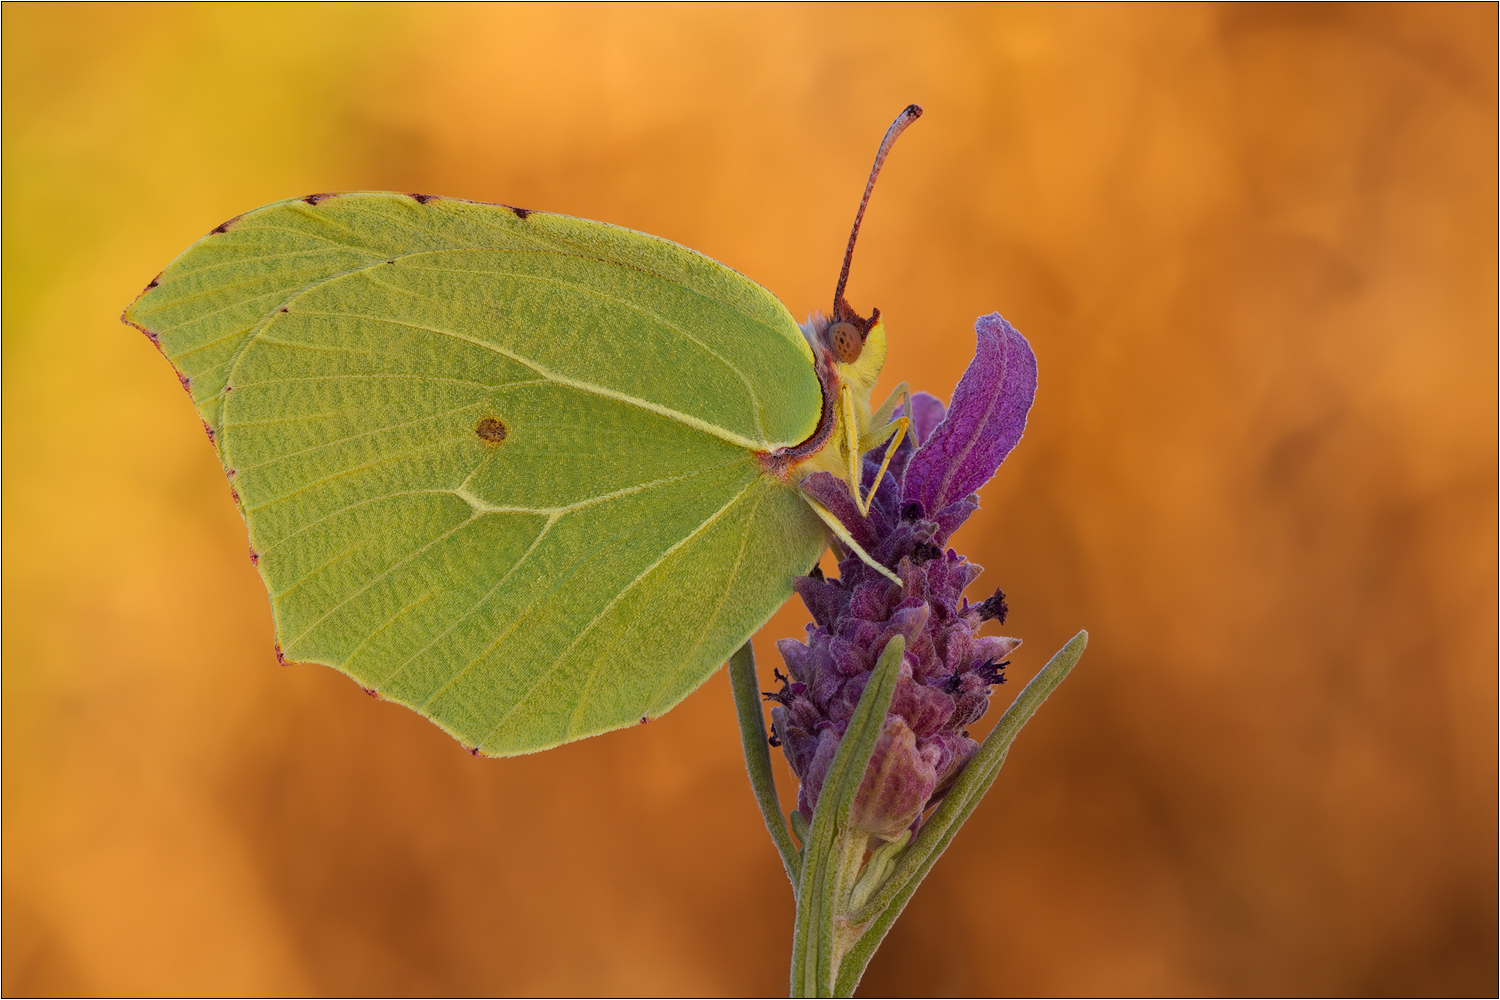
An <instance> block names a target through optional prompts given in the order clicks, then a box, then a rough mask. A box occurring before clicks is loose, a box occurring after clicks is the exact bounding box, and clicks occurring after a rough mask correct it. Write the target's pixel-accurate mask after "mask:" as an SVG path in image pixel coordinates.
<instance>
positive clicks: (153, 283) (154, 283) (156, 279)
mask: <svg viewBox="0 0 1500 1000" xmlns="http://www.w3.org/2000/svg"><path fill="white" fill-rule="evenodd" d="M159 284H161V275H159V274H158V275H157V276H156V277H154V278H152V279H151V284H149V285H147V286H146V289H147V290H148V291H149V290H151V289H153V288H155V287H156V286H157V285H159Z"/></svg>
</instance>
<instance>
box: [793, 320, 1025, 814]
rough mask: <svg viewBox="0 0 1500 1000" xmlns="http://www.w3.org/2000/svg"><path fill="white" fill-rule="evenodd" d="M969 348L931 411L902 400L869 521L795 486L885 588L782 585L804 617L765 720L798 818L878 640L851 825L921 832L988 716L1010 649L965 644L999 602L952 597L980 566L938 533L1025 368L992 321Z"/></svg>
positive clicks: (829, 491) (1011, 437) (1006, 447)
mask: <svg viewBox="0 0 1500 1000" xmlns="http://www.w3.org/2000/svg"><path fill="white" fill-rule="evenodd" d="M976 329H977V330H978V333H979V349H978V352H977V354H976V357H975V359H974V361H973V363H972V364H970V365H969V368H968V370H967V371H966V372H965V373H964V376H963V380H962V381H960V382H959V385H958V390H957V391H956V392H955V393H954V398H953V408H952V409H951V410H948V411H947V412H946V413H945V412H944V409H943V404H942V403H941V402H939V401H938V400H937V398H936V397H934V396H929V395H927V394H926V393H915V394H913V396H912V406H911V408H912V424H913V433H912V434H911V435H909V436H908V437H907V438H906V439H904V440H903V441H902V442H901V444H900V445H899V446H898V447H897V449H896V451H895V453H894V454H893V455H892V456H891V464H890V471H889V473H888V475H887V476H886V478H885V479H884V480H882V481H881V482H880V483H879V484H878V489H876V490H875V494H874V498H873V502H872V504H871V506H870V513H869V516H867V517H860V516H859V512H858V510H857V509H856V508H855V506H854V501H853V500H852V499H851V497H850V496H849V486H848V484H846V483H845V482H843V481H842V480H840V479H838V478H836V477H834V476H831V475H829V474H828V473H815V474H813V475H811V476H808V477H807V478H806V479H805V480H804V481H803V483H802V489H803V490H805V491H806V492H807V493H808V494H809V495H810V496H812V497H814V498H816V499H817V500H818V501H819V502H821V503H822V504H823V505H824V506H825V507H827V508H828V510H829V511H830V512H832V513H833V514H834V515H835V516H836V517H838V518H839V520H840V521H842V522H843V524H844V525H845V527H847V528H848V529H849V532H850V535H851V536H852V537H853V538H854V539H855V540H856V541H857V542H858V543H859V544H860V545H861V546H863V547H864V548H865V550H866V552H867V553H869V555H870V556H871V558H873V559H875V560H876V561H878V562H880V563H881V564H882V565H884V566H886V567H888V568H889V569H891V570H892V571H894V572H895V574H896V575H897V576H899V577H900V578H901V580H902V583H901V584H896V583H895V582H893V581H892V580H890V579H888V578H887V577H886V576H884V575H883V574H881V573H878V572H876V571H875V570H874V569H871V568H870V567H869V566H867V565H865V564H864V563H863V562H862V561H860V560H859V559H857V558H853V557H850V558H846V559H844V560H843V561H842V562H841V563H839V576H838V578H837V579H827V580H825V579H824V578H823V576H822V574H821V573H820V572H817V571H815V572H814V575H812V576H806V577H803V578H801V579H799V580H798V581H797V582H796V589H797V593H798V594H799V595H800V596H801V597H802V602H803V603H804V604H805V605H807V609H808V611H810V612H811V613H812V616H813V619H814V622H813V624H812V625H809V626H808V636H807V641H806V642H805V643H803V642H798V641H796V640H795V639H783V640H781V641H780V642H779V643H777V646H778V648H779V649H780V650H781V656H782V659H783V660H785V661H786V666H787V671H788V674H787V675H781V674H780V673H779V672H778V675H777V676H778V679H779V680H780V681H781V690H779V691H775V692H771V693H768V694H767V695H766V697H767V698H768V699H770V700H771V701H774V702H776V705H775V706H774V707H773V708H772V709H771V718H772V721H773V728H774V731H775V734H776V738H777V741H779V742H780V744H781V745H782V747H783V750H784V752H785V753H786V757H787V760H788V762H789V763H790V764H791V765H792V770H793V771H794V772H796V775H797V777H798V779H799V780H800V781H801V782H802V788H801V791H800V793H799V794H798V797H797V803H798V808H799V809H800V810H801V812H802V815H803V816H804V818H806V819H808V820H809V821H811V819H812V815H813V809H814V807H815V806H816V805H817V801H818V795H819V793H820V792H821V791H822V789H823V783H824V781H825V780H826V779H827V777H828V771H829V768H830V767H831V766H832V764H833V760H834V755H835V754H836V753H837V751H838V746H839V742H840V740H842V739H843V737H844V733H845V730H846V729H847V728H848V725H849V720H850V719H851V718H852V717H853V715H854V710H855V707H856V706H857V705H858V704H859V699H860V695H861V694H863V693H864V690H865V687H866V685H867V684H868V683H869V680H870V674H871V671H872V670H873V669H874V668H875V664H876V662H877V661H878V660H879V658H880V654H881V652H882V651H883V650H884V649H885V646H886V643H888V642H889V641H890V640H891V638H892V637H893V636H895V635H897V634H898V633H899V634H900V635H901V636H903V638H904V639H905V640H906V653H905V656H904V657H903V659H902V662H901V668H900V675H899V678H898V680H897V682H896V691H895V694H894V695H893V696H892V698H891V705H890V710H889V712H888V714H887V715H886V720H885V726H884V728H883V729H882V730H881V733H880V736H879V738H878V740H877V741H876V744H875V749H874V752H873V754H872V756H871V758H870V764H869V767H868V769H867V770H866V771H865V776H864V778H863V780H862V782H861V784H860V787H859V791H858V792H857V794H856V795H855V799H854V811H853V816H852V819H851V822H852V823H853V824H854V826H855V828H856V829H860V830H863V831H865V832H867V833H869V834H870V835H871V836H873V837H876V838H879V839H881V840H894V839H896V838H897V837H898V836H900V834H901V832H902V831H903V830H906V829H910V828H914V827H915V826H916V825H918V824H919V823H920V822H921V817H922V814H923V813H924V812H925V811H926V810H927V809H928V808H929V807H930V806H931V805H932V804H933V803H934V802H936V801H937V800H938V799H939V798H941V797H942V795H943V793H944V792H945V791H946V790H947V788H948V786H949V785H951V784H952V783H953V780H954V779H955V778H957V777H958V774H959V772H960V771H961V770H962V769H963V766H964V765H965V764H966V763H968V761H969V758H970V757H972V756H973V755H974V752H975V750H976V749H978V744H977V743H975V742H974V741H973V740H971V739H970V738H969V734H968V732H967V731H966V729H965V727H967V726H969V725H971V724H973V723H974V722H975V721H977V720H978V719H979V717H980V716H982V715H983V714H984V712H985V710H986V709H987V708H988V707H989V701H990V688H991V687H992V686H993V685H995V684H1003V683H1004V682H1005V674H1004V668H1005V666H1006V663H1007V661H1006V659H1005V657H1006V656H1007V655H1009V653H1010V652H1011V650H1013V649H1015V648H1016V647H1017V646H1019V645H1020V641H1019V640H1017V639H1009V638H1005V637H1003V636H997V635H984V636H981V635H980V634H979V631H980V629H981V627H982V626H983V625H984V623H985V622H987V621H991V620H994V621H997V622H998V623H1000V624H1004V622H1005V614H1006V604H1005V595H1004V594H1003V593H1001V592H1000V591H995V593H994V595H993V596H990V597H989V598H988V599H987V600H984V601H983V602H981V603H979V604H972V605H971V604H970V603H969V601H968V599H967V598H966V597H964V590H965V589H966V588H967V587H968V586H969V584H970V583H972V582H974V578H975V577H977V576H978V575H979V573H980V568H979V567H978V566H976V565H974V564H973V563H971V562H969V561H968V560H966V559H965V558H964V557H963V556H961V555H959V554H958V553H956V552H954V551H953V550H952V549H948V550H946V551H944V549H943V546H944V545H946V544H947V541H948V537H949V536H950V535H951V534H952V533H953V532H954V531H955V530H956V529H957V528H958V527H959V525H961V524H963V522H964V521H965V520H966V519H967V518H968V516H969V515H970V514H972V513H973V512H974V511H975V510H977V509H978V508H979V502H978V499H977V498H976V497H975V496H974V490H976V489H977V488H978V487H980V486H981V485H983V484H984V483H985V482H986V481H987V480H988V479H989V478H990V477H991V476H993V475H994V474H995V469H996V468H997V467H998V466H999V464H1000V462H1001V461H1002V460H1003V459H1004V458H1005V456H1006V455H1007V454H1009V452H1010V450H1011V449H1012V448H1014V447H1015V444H1016V441H1017V440H1018V439H1019V438H1020V436H1021V430H1022V429H1023V428H1024V426H1025V423H1026V411H1027V409H1028V408H1029V407H1030V406H1031V399H1032V396H1033V394H1034V393H1035V391H1036V359H1035V358H1034V357H1033V356H1032V353H1031V348H1030V347H1029V346H1028V345H1027V343H1026V340H1025V338H1024V337H1022V336H1021V335H1020V334H1019V333H1017V332H1016V331H1015V330H1014V329H1012V328H1011V326H1010V325H1009V324H1008V323H1006V322H1005V320H1003V319H1001V318H1000V317H999V316H998V315H990V316H984V317H981V318H980V320H979V322H978V323H977V324H976ZM883 457H884V449H877V450H876V451H875V452H872V453H871V454H869V455H866V456H865V459H864V468H863V476H864V481H863V484H862V486H863V488H864V489H865V490H869V489H871V488H873V487H875V486H876V483H875V473H876V472H877V471H879V466H880V461H881V459H882V458H883Z"/></svg>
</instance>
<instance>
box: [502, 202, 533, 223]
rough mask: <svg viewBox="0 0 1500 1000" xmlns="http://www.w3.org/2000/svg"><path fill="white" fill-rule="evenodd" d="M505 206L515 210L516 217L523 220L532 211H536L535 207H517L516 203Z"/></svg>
mask: <svg viewBox="0 0 1500 1000" xmlns="http://www.w3.org/2000/svg"><path fill="white" fill-rule="evenodd" d="M505 207H506V208H508V209H510V210H511V211H512V212H514V213H515V216H516V218H518V219H520V220H521V221H522V222H525V221H526V216H528V215H530V214H531V213H532V212H534V211H535V209H531V208H517V207H516V206H514V205H506V206H505Z"/></svg>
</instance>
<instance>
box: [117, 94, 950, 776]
mask: <svg viewBox="0 0 1500 1000" xmlns="http://www.w3.org/2000/svg"><path fill="white" fill-rule="evenodd" d="M921 113H922V111H921V108H919V107H917V106H916V105H912V106H910V107H908V108H906V109H905V110H904V111H903V112H902V113H901V115H900V116H899V117H898V118H897V119H896V121H895V122H894V123H893V124H892V125H891V127H890V129H889V131H888V132H887V133H886V135H885V138H884V140H883V141H882V143H881V145H880V149H879V152H878V154H877V156H876V160H875V165H874V168H873V169H872V170H871V172H870V178H869V181H868V183H867V184H866V187H865V193H864V197H863V199H862V200H861V202H860V207H859V212H858V214H857V215H856V218H855V223H854V227H853V230H852V232H851V234H850V237H849V244H848V248H847V250H846V252H845V256H844V262H843V267H842V270H841V272H840V275H839V279H838V285H837V288H836V290H835V292H834V296H833V307H832V312H831V315H829V316H827V317H823V316H820V315H816V314H815V315H814V317H813V318H812V319H811V320H810V321H809V322H808V323H806V324H802V325H799V324H798V323H797V321H796V320H795V319H794V318H793V317H792V315H791V313H789V312H788V311H787V309H786V307H785V306H783V305H782V304H781V303H780V302H779V301H778V300H777V299H776V298H775V297H774V296H773V295H772V294H771V293H770V292H768V291H767V290H766V289H764V288H762V287H761V286H760V285H758V284H756V283H754V282H753V281H751V280H749V279H748V278H746V277H744V276H742V275H740V274H739V273H737V272H735V271H733V270H732V269H730V268H728V267H726V266H724V265H723V264H720V263H718V262H716V261H714V260H711V259H710V258H708V257H706V256H703V255H702V254H699V253H696V252H694V251H692V250H689V249H687V248H684V247H681V246H678V245H676V244H673V243H670V242H668V241H666V240H662V239H658V238H655V237H652V236H647V235H643V234H641V233H637V232H633V231H631V230H628V229H622V228H619V227H616V226H610V225H606V224H604V223H599V222H590V221H586V220H582V219H576V218H571V217H568V216H563V215H555V214H550V213H546V212H538V211H528V210H526V209H521V208H513V207H510V206H505V205H495V204H484V203H477V202H471V201H463V200H459V199H453V198H444V197H435V196H431V195H424V194H396V193H372V192H361V193H350V194H315V195H309V196H307V197H305V198H298V199H292V200H288V201H282V202H277V203H275V204H271V205H267V206H265V207H263V208H259V209H256V210H255V211H252V212H248V213H246V214H244V215H241V216H237V217H236V218H234V219H231V220H229V221H228V222H225V223H223V224H222V225H220V226H218V227H217V228H215V229H214V230H213V231H212V232H211V233H209V234H208V235H207V236H205V237H204V238H203V239H201V240H199V241H198V242H197V243H195V244H193V245H192V246H191V247H189V248H188V249H187V250H186V251H184V252H183V253H182V255H181V256H179V257H178V258H177V259H176V260H174V261H173V262H172V263H171V264H170V265H168V267H167V268H166V269H165V270H164V271H163V272H162V273H161V274H160V275H159V276H158V277H157V278H156V279H154V280H153V281H152V282H151V283H150V285H149V286H147V288H146V290H145V291H144V292H143V293H142V294H141V296H140V297H139V298H138V299H137V300H136V301H135V302H134V303H132V304H131V305H130V306H129V308H127V309H126V311H125V314H124V317H123V319H124V321H125V322H127V323H129V324H131V325H132V326H135V327H137V328H138V329H140V330H141V331H142V332H144V333H145V334H146V336H147V337H149V338H150V339H151V341H152V342H153V343H155V344H156V346H157V347H158V348H159V349H160V350H161V352H162V353H163V354H164V355H165V356H166V357H167V358H168V360H169V361H170V362H171V363H172V365H173V367H174V369H175V370H176V372H177V376H178V379H179V381H180V382H181V384H182V386H183V388H184V389H186V390H187V392H188V394H189V396H190V397H191V398H192V400H193V404H194V406H195V407H196V408H197V410H198V413H199V415H200V417H201V419H202V421H203V426H204V429H205V430H206V431H207V434H208V437H209V440H210V441H211V442H212V444H213V446H214V448H215V449H216V450H217V452H218V455H219V459H220V461H221V462H222V463H223V466H224V471H225V474H226V475H227V476H228V478H229V482H230V488H231V491H232V493H233V495H234V498H235V501H236V503H237V504H238V506H239V509H240V511H241V513H242V514H243V515H244V518H245V522H246V525H247V528H248V531H249V538H250V548H251V559H252V561H253V562H254V563H255V564H256V567H257V569H258V570H259V572H260V574H261V576H262V578H263V579H264V581H265V584H266V587H267V589H268V591H269V592H270V598H271V607H272V612H273V615H274V618H275V627H276V636H277V656H278V658H281V659H283V660H297V661H306V662H315V663H323V664H327V665H329V666H332V667H335V668H337V669H339V670H341V671H343V672H344V673H346V674H348V675H349V676H351V677H352V678H354V679H355V680H356V681H357V682H358V683H359V684H360V685H361V686H363V687H364V688H365V689H366V690H367V691H369V692H370V693H372V694H378V695H379V696H380V697H383V698H386V699H390V700H393V701H396V702H399V703H401V704H405V705H408V706H410V707H412V708H413V709H416V710H417V711H419V712H421V713H422V714H423V715H425V716H427V717H429V718H430V719H432V720H433V721H434V722H435V723H437V724H438V725H439V726H441V727H442V728H443V729H445V730H447V731H448V732H449V733H451V734H453V735H454V736H455V737H457V738H458V739H460V740H462V741H463V742H464V744H465V745H466V746H467V747H469V748H470V749H471V752H474V753H482V754H486V755H509V754H519V753H528V752H533V751H537V750H543V749H546V748H548V747H552V746H556V745H558V744H560V743H564V742H567V741H570V740H575V739H580V738H582V737H586V736H592V735H596V734H599V733H603V732H606V731H608V730H612V729H617V728H620V727H623V726H627V725H631V724H635V723H638V722H642V721H646V720H649V719H652V718H655V717H657V716H660V715H661V714H663V713H664V712H666V711H668V710H669V709H671V708H672V707H673V706H675V705H676V704H678V703H679V702H680V701H681V700H682V699H683V698H685V697H686V696H687V695H688V694H689V693H690V692H692V691H693V690H694V689H695V688H697V687H698V686H699V685H700V684H701V683H702V682H703V681H704V680H706V679H707V678H708V677H709V676H710V675H711V674H712V673H713V672H714V671H715V670H716V669H717V668H718V667H719V665H720V664H722V663H723V662H724V661H725V660H726V659H727V658H728V657H729V655H730V654H731V653H732V652H733V651H734V650H735V649H737V648H739V647H740V646H741V645H743V644H744V643H745V642H746V641H748V639H749V637H750V636H751V635H753V634H754V633H755V631H756V630H757V629H759V628H760V626H761V625H763V624H764V623H765V621H766V620H767V619H768V618H769V617H770V616H771V614H772V613H773V612H774V611H775V610H776V609H777V608H778V607H779V606H780V605H781V604H782V603H783V602H784V601H785V600H786V599H787V597H788V596H789V595H790V594H791V592H792V584H793V581H794V580H795V579H796V578H797V577H798V576H801V575H803V574H805V573H806V572H808V570H809V568H810V567H812V566H814V565H815V564H816V562H817V560H818V558H819V557H820V555H821V553H822V551H823V550H824V548H825V547H827V545H828V544H829V539H830V536H832V537H835V538H837V539H839V544H840V545H842V546H843V547H844V549H845V550H846V551H847V552H852V553H854V554H856V555H860V556H861V557H862V558H866V559H867V561H869V562H870V564H871V565H872V566H875V567H876V568H877V569H879V571H881V572H883V573H885V574H886V575H888V576H892V578H893V579H896V580H897V582H898V583H899V582H900V581H899V578H895V577H894V576H893V575H892V574H891V573H890V570H889V569H887V568H886V567H884V566H880V565H879V564H878V563H875V562H874V561H873V560H869V559H868V557H867V556H866V555H865V554H864V553H863V550H862V549H861V548H860V546H859V544H858V542H857V541H856V540H855V539H854V538H853V537H851V535H850V533H849V531H848V530H847V528H846V527H845V525H844V524H843V523H842V522H841V521H840V520H839V518H838V517H836V516H835V515H833V514H832V513H831V512H830V511H829V509H828V508H827V507H826V506H825V505H823V504H822V503H819V502H818V501H817V500H816V499H814V498H813V497H812V496H810V495H809V494H808V493H807V492H806V491H804V490H803V489H801V488H800V484H801V483H802V482H803V480H805V479H806V477H807V476H809V475H811V474H813V473H816V472H828V473H832V474H834V475H835V476H838V477H839V478H841V479H842V480H844V482H846V483H847V485H848V487H849V490H850V499H851V500H852V501H853V502H854V505H855V506H856V508H857V509H859V510H860V511H861V512H863V511H865V510H867V509H868V505H869V500H870V497H869V493H862V492H861V479H860V469H861V464H862V461H863V457H864V456H865V455H866V454H867V453H869V452H871V451H872V450H874V449H877V448H881V447H884V448H885V450H886V454H887V460H889V455H890V454H891V453H893V452H894V451H895V446H896V445H897V444H899V443H900V440H901V436H902V435H904V434H905V433H906V432H907V428H908V427H909V420H908V419H907V418H906V417H905V416H899V417H895V416H894V414H895V412H896V405H897V402H898V400H905V405H904V408H903V410H902V412H903V413H905V414H909V413H911V412H912V410H911V402H910V396H909V393H908V392H907V390H906V387H905V386H901V387H899V388H898V390H897V391H896V392H895V393H893V394H892V395H891V398H890V399H889V400H887V401H886V402H885V404H884V405H882V406H880V407H878V408H875V409H873V410H872V408H871V406H870V399H869V397H870V394H871V392H872V390H873V388H874V385H875V381H876V379H877V377H878V376H879V374H880V370H881V366H882V365H883V363H884V360H885V329H884V325H883V324H882V323H881V321H880V314H879V310H875V311H873V312H872V314H871V315H870V316H869V317H868V318H866V317H863V316H861V315H859V314H858V313H857V312H856V311H855V310H854V309H853V308H852V307H851V306H850V305H849V303H848V302H847V301H846V300H845V298H844V294H843V293H844V288H845V284H846V282H847V280H848V276H849V267H850V262H851V260H852V256H853V251H854V245H855V241H856V239H857V237H858V233H859V226H860V222H861V220H862V219H863V216H864V212H865V208H866V206H867V205H868V203H869V198H870V193H871V191H872V189H873V185H874V183H875V179H876V177H877V176H878V174H879V172H880V167H881V165H882V163H883V162H884V160H885V157H886V155H887V154H888V153H889V151H890V148H891V145H892V143H894V141H895V139H896V137H897V136H898V135H900V133H901V132H902V131H903V130H904V129H905V128H906V127H907V125H909V124H910V123H911V122H912V121H914V120H916V118H917V117H918V116H919V115H920V114H921ZM893 417H894V419H893ZM882 473H883V470H882ZM879 481H880V479H879V477H877V478H876V483H878V482H879ZM871 491H872V492H873V488H872V490H871Z"/></svg>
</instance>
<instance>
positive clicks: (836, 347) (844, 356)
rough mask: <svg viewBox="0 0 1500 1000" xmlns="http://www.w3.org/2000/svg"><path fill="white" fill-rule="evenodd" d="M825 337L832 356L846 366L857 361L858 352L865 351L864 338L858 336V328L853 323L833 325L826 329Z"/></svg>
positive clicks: (841, 322)
mask: <svg viewBox="0 0 1500 1000" xmlns="http://www.w3.org/2000/svg"><path fill="white" fill-rule="evenodd" d="M826 336H827V338H828V347H829V349H830V350H832V351H833V356H834V357H836V358H838V359H839V360H840V361H842V362H843V363H844V364H846V365H847V364H852V363H853V362H855V361H858V360H859V355H860V352H861V351H863V350H864V349H865V338H863V337H861V336H860V335H859V328H858V327H856V326H855V325H854V324H853V323H845V322H843V321H840V322H838V323H835V324H833V325H832V326H830V327H829V328H828V333H827V334H826Z"/></svg>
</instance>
